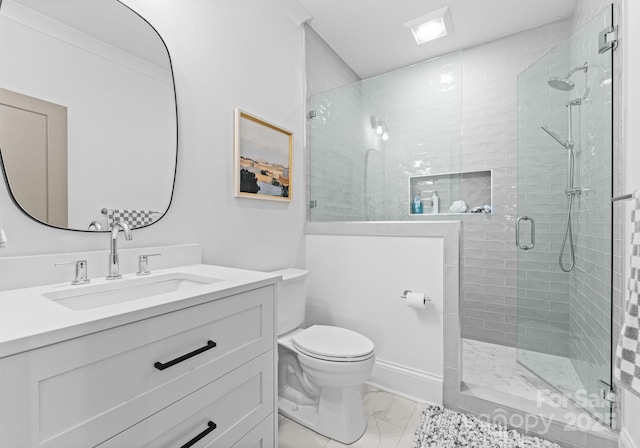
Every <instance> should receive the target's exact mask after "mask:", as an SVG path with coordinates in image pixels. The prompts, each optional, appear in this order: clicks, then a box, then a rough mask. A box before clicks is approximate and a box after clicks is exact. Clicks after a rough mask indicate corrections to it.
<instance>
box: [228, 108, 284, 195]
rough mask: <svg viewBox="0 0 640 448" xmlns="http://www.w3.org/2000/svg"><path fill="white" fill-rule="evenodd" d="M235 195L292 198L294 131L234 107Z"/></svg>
mask: <svg viewBox="0 0 640 448" xmlns="http://www.w3.org/2000/svg"><path fill="white" fill-rule="evenodd" d="M234 121H235V141H234V147H235V148H234V149H235V158H234V160H235V163H234V170H235V173H234V194H235V196H236V197H242V198H252V199H266V200H269V201H291V191H292V190H291V185H292V184H291V174H292V171H293V165H292V156H293V133H292V132H290V131H287V130H286V129H283V128H281V127H279V126H276V125H274V124H273V123H269V122H268V121H266V120H263V119H262V118H258V117H256V116H254V115H250V114H248V113H246V112H244V111H242V110H240V109H236V110H235V120H234Z"/></svg>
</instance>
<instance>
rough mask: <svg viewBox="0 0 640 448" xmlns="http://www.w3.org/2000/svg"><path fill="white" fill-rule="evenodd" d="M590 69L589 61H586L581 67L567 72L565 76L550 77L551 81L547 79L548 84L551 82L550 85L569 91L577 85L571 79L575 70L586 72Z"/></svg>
mask: <svg viewBox="0 0 640 448" xmlns="http://www.w3.org/2000/svg"><path fill="white" fill-rule="evenodd" d="M588 69H589V63H588V62H585V63H584V65H583V66H581V67H576V68H574V69H571V71H570V72H569V73H567V74H566V75H565V76H562V77H559V78H558V77H553V78H550V79H549V81H547V84H549V87H552V88H554V89H556V90H562V91H563V92H569V91H570V90H573V88H574V87H575V86H576V85H575V84H574V83H573V81H571V80H570V79H569V78H571V75H573V74H574V73H575V72H578V71H580V70H582V71H583V72H585V73H586V72H587V70H588Z"/></svg>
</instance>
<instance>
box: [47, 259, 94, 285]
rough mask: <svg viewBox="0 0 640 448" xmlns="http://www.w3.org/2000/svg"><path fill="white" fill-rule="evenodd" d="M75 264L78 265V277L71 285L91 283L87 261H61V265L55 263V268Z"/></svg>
mask: <svg viewBox="0 0 640 448" xmlns="http://www.w3.org/2000/svg"><path fill="white" fill-rule="evenodd" d="M74 264H75V265H76V276H75V279H74V280H73V281H72V282H71V284H72V285H84V284H85V283H89V282H90V281H91V280H89V277H88V275H87V260H77V261H61V262H59V263H54V266H55V267H59V266H72V265H74Z"/></svg>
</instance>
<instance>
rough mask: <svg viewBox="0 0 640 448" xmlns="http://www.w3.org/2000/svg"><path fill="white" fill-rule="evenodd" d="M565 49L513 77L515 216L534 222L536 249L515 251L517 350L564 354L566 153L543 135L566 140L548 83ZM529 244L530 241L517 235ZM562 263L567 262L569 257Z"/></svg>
mask: <svg viewBox="0 0 640 448" xmlns="http://www.w3.org/2000/svg"><path fill="white" fill-rule="evenodd" d="M569 50H570V46H569V43H568V42H567V41H564V42H562V43H561V44H559V45H557V46H556V47H554V48H553V50H552V51H550V52H549V53H547V54H546V55H545V56H544V57H542V58H541V59H539V60H537V61H536V62H535V63H533V64H531V65H530V66H529V67H528V68H527V70H525V71H524V72H522V73H521V74H519V75H518V157H517V161H518V163H517V165H518V204H517V210H518V216H532V217H534V218H535V227H536V228H535V239H536V243H535V247H534V248H533V250H527V251H523V250H518V251H517V252H516V253H517V257H518V297H517V308H518V310H517V311H518V347H520V348H524V349H530V350H533V351H536V352H543V353H549V354H554V355H562V356H568V355H569V340H570V325H569V289H570V282H571V276H570V274H567V273H564V272H562V270H561V269H560V266H559V264H558V256H559V253H560V249H561V246H562V240H563V237H564V234H563V231H564V221H565V220H566V214H567V207H568V204H567V196H566V193H565V189H566V185H567V152H566V150H565V149H564V148H563V147H562V146H561V145H559V144H558V143H557V142H556V141H555V140H553V139H552V138H551V137H550V136H549V135H547V134H546V133H545V132H544V131H543V130H542V129H541V126H542V125H547V126H550V127H551V128H552V129H554V130H555V131H556V132H557V133H559V134H560V135H561V136H562V137H563V138H567V137H566V135H567V124H568V119H567V112H566V108H565V106H564V104H565V103H566V102H567V100H568V99H569V94H568V93H566V92H559V91H557V90H554V89H551V88H550V87H549V86H548V85H547V80H548V79H549V78H550V77H552V76H561V75H562V74H564V73H567V72H568V71H569V56H570V53H569ZM521 233H522V235H521V237H522V238H523V239H524V240H525V241H527V242H528V241H529V238H530V236H529V235H528V234H525V231H522V232H521ZM563 263H564V264H565V265H567V264H568V263H569V259H568V257H566V256H565V257H564V258H563Z"/></svg>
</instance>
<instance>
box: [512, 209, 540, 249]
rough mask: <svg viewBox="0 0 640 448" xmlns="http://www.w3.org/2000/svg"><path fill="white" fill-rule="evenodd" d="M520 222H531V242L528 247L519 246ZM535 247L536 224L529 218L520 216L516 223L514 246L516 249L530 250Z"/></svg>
mask: <svg viewBox="0 0 640 448" xmlns="http://www.w3.org/2000/svg"><path fill="white" fill-rule="evenodd" d="M520 221H531V242H530V243H529V244H528V245H522V244H520ZM535 245H536V222H535V220H534V219H533V218H531V217H529V216H521V217H519V218H518V220H517V221H516V246H518V249H522V250H530V249H533V246H535Z"/></svg>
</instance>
